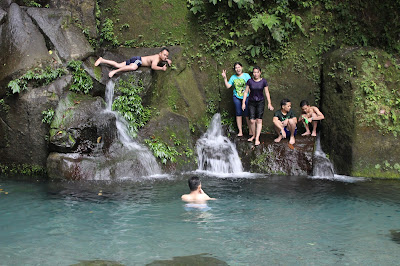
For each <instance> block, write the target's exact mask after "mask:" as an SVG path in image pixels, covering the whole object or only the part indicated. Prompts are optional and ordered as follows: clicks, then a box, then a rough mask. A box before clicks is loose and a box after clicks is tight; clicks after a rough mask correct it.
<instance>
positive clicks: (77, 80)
mask: <svg viewBox="0 0 400 266" xmlns="http://www.w3.org/2000/svg"><path fill="white" fill-rule="evenodd" d="M68 67H69V68H70V69H71V70H72V77H73V84H72V85H71V87H70V88H69V89H70V90H71V91H75V92H82V93H84V94H88V93H89V92H90V90H91V89H92V88H93V80H92V78H91V77H90V76H89V74H87V72H86V71H85V70H84V69H83V67H82V61H75V60H72V61H69V62H68Z"/></svg>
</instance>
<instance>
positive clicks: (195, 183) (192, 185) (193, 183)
mask: <svg viewBox="0 0 400 266" xmlns="http://www.w3.org/2000/svg"><path fill="white" fill-rule="evenodd" d="M188 184H189V189H190V191H195V190H197V189H198V187H199V186H200V185H201V182H200V178H198V177H197V176H192V177H191V178H190V179H189V180H188Z"/></svg>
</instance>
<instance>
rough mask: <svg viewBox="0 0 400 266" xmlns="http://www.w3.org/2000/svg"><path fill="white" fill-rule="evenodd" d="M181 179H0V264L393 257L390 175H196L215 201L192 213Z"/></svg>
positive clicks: (316, 261) (398, 256)
mask: <svg viewBox="0 0 400 266" xmlns="http://www.w3.org/2000/svg"><path fill="white" fill-rule="evenodd" d="M190 175H191V174H183V175H179V176H160V177H154V178H149V179H146V180H142V181H130V180H125V181H120V182H47V181H34V182H27V181H12V180H10V179H5V178H3V179H0V189H2V192H1V193H0V246H1V248H0V264H1V265H71V264H77V263H79V262H82V261H92V260H107V261H114V262H119V263H121V264H124V265H146V264H151V263H154V262H157V263H158V264H157V265H171V264H175V263H174V262H177V261H179V259H180V260H181V262H182V261H185V260H186V261H188V264H190V263H189V262H190V261H193V260H196V261H197V262H199V265H201V264H204V265H210V264H220V265H224V264H225V263H226V264H228V265H395V264H397V265H398V263H399V261H400V237H399V234H400V181H393V180H364V179H363V180H358V179H355V178H347V179H346V178H344V179H342V180H320V179H311V178H309V177H293V176H292V177H289V176H263V175H256V176H251V175H249V176H246V177H240V176H239V177H238V176H235V177H229V176H226V177H223V178H221V177H213V176H204V175H203V176H202V177H201V178H202V184H203V189H204V190H205V191H206V192H207V193H208V194H209V195H210V196H212V197H216V198H218V200H216V201H211V202H209V203H208V208H205V209H195V208H188V207H186V206H185V204H184V203H183V202H182V201H181V200H180V196H181V195H182V194H183V193H187V192H188V188H187V182H186V180H187V178H188V177H190ZM5 192H8V194H5ZM177 257H183V258H177ZM168 263H170V264H168Z"/></svg>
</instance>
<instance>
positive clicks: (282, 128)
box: [272, 99, 297, 145]
mask: <svg viewBox="0 0 400 266" xmlns="http://www.w3.org/2000/svg"><path fill="white" fill-rule="evenodd" d="M272 122H273V123H274V127H275V131H276V133H277V134H278V137H277V138H276V139H275V140H274V141H275V142H280V141H281V140H282V139H285V138H286V137H287V135H289V136H290V139H289V144H292V145H293V144H294V143H295V142H296V140H295V136H296V133H297V128H296V124H297V118H296V116H295V114H294V112H293V110H292V103H291V102H290V100H289V99H283V100H282V101H281V109H280V110H278V111H276V112H275V115H274V118H273V119H272Z"/></svg>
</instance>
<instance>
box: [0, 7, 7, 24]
mask: <svg viewBox="0 0 400 266" xmlns="http://www.w3.org/2000/svg"><path fill="white" fill-rule="evenodd" d="M6 16H7V12H6V11H4V10H3V9H1V8H0V24H2V23H3V22H4V21H5V18H6Z"/></svg>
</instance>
